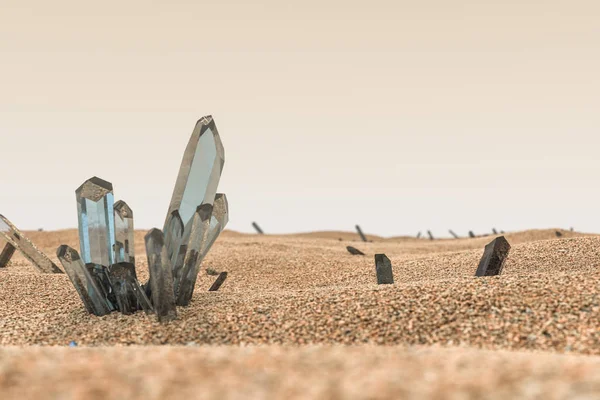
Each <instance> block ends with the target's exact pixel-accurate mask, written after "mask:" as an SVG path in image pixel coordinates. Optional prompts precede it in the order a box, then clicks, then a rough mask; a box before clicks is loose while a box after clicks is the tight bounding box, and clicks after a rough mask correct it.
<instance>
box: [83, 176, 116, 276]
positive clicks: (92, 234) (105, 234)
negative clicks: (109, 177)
mask: <svg viewBox="0 0 600 400" xmlns="http://www.w3.org/2000/svg"><path fill="white" fill-rule="evenodd" d="M75 194H76V195H77V210H78V220H79V246H80V248H81V258H82V259H83V261H84V262H85V263H86V264H87V263H94V264H100V265H105V266H108V265H111V264H113V263H114V261H115V260H114V250H113V249H114V245H115V219H114V211H113V207H114V205H113V203H114V197H113V187H112V184H111V183H110V182H107V181H105V180H102V179H100V178H97V177H93V178H91V179H88V180H87V181H85V182H84V183H83V184H82V185H81V186H80V187H79V188H78V189H77V190H76V191H75Z"/></svg>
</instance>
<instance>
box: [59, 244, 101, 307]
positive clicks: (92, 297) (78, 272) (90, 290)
mask: <svg viewBox="0 0 600 400" xmlns="http://www.w3.org/2000/svg"><path fill="white" fill-rule="evenodd" d="M56 255H57V256H58V259H59V260H60V262H61V263H62V265H63V267H64V268H65V271H66V273H67V275H68V276H69V279H70V280H71V282H72V283H73V286H75V290H77V293H78V294H79V297H80V298H81V301H83V304H84V306H85V308H86V310H88V312H89V313H90V314H95V315H99V316H102V315H106V314H108V313H110V311H111V307H110V306H109V304H108V302H107V301H106V298H105V297H104V296H103V290H102V289H101V287H100V286H99V285H98V283H97V282H96V280H95V279H94V278H93V277H92V275H91V274H90V273H89V271H88V269H87V268H86V266H85V264H84V263H83V261H82V260H81V257H79V253H77V251H76V250H74V249H72V248H71V247H69V246H67V245H62V246H60V247H59V248H58V251H57V253H56Z"/></svg>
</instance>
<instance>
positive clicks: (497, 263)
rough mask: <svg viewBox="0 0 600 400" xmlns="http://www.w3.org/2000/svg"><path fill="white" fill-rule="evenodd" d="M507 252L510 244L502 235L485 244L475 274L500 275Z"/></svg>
mask: <svg viewBox="0 0 600 400" xmlns="http://www.w3.org/2000/svg"><path fill="white" fill-rule="evenodd" d="M509 252H510V244H509V243H508V241H507V240H506V238H505V237H504V236H499V237H497V238H496V239H494V240H492V241H491V243H489V244H488V245H487V246H485V250H484V252H483V257H481V261H480V262H479V266H478V267H477V272H475V276H494V275H500V274H501V273H502V268H504V263H505V262H506V258H507V257H508V253H509Z"/></svg>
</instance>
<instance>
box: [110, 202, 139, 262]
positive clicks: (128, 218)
mask: <svg viewBox="0 0 600 400" xmlns="http://www.w3.org/2000/svg"><path fill="white" fill-rule="evenodd" d="M114 209H115V245H114V252H115V255H114V261H115V263H121V262H127V263H131V264H133V265H135V244H134V239H133V234H134V230H133V211H132V210H131V208H130V207H129V206H128V205H127V203H125V202H124V201H122V200H119V201H117V202H116V203H115V206H114Z"/></svg>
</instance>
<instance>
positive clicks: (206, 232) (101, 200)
mask: <svg viewBox="0 0 600 400" xmlns="http://www.w3.org/2000/svg"><path fill="white" fill-rule="evenodd" d="M224 162H225V158H224V150H223V145H222V143H221V139H220V137H219V133H218V131H217V128H216V126H215V122H214V120H213V119H212V117H210V116H207V117H204V118H202V119H200V120H199V121H198V123H197V124H196V127H195V129H194V131H193V133H192V137H191V138H190V141H189V143H188V146H187V148H186V150H185V153H184V155H183V161H182V163H181V168H180V170H179V176H178V177H177V181H176V184H175V190H174V191H173V197H172V199H171V204H170V206H169V210H168V212H167V217H166V220H165V224H164V228H163V230H162V231H161V230H160V229H152V230H151V231H150V232H148V234H147V235H146V237H145V245H146V255H147V258H148V269H149V272H150V279H149V280H148V282H146V283H145V284H143V285H142V284H140V283H139V281H138V279H137V275H136V271H135V244H134V227H133V211H132V209H131V208H130V207H129V206H128V205H127V203H125V202H124V201H117V202H116V203H115V202H114V195H113V187H112V184H111V183H109V182H107V181H104V180H102V179H100V178H97V177H94V178H91V179H89V180H87V181H86V182H84V183H83V185H81V186H80V187H79V189H77V191H76V195H77V210H78V219H79V241H80V253H78V252H77V251H76V250H74V249H72V248H70V247H69V246H66V245H63V246H60V247H59V248H58V251H57V255H58V258H59V260H60V262H61V263H62V265H63V267H64V269H65V271H66V273H67V274H68V276H69V278H70V279H71V282H72V283H73V285H74V286H75V289H76V290H77V292H78V293H79V296H80V297H81V300H82V301H83V303H84V305H85V308H86V309H87V310H88V312H90V313H92V314H95V315H106V314H108V313H110V312H112V311H115V310H118V311H120V312H122V313H123V314H131V313H134V312H135V311H138V310H144V311H145V312H146V313H156V315H157V317H158V320H159V321H161V322H166V321H170V320H173V319H175V318H176V317H177V311H176V305H179V306H187V305H188V304H189V303H190V300H191V299H192V294H193V292H194V287H195V284H196V278H197V276H198V273H199V271H200V265H201V264H202V261H203V259H204V257H205V256H206V254H207V253H208V251H209V250H210V248H211V246H212V245H213V243H214V242H215V240H216V239H217V237H218V236H219V234H220V233H221V232H222V231H223V229H224V228H225V226H226V225H227V222H228V214H229V207H228V204H227V197H226V196H225V195H224V194H221V193H216V191H217V186H218V184H219V180H220V178H221V172H222V170H223V164H224ZM226 276H227V275H226V274H225V275H224V277H222V278H221V279H222V280H224V279H225V277H226ZM221 283H222V282H221ZM219 285H220V284H219Z"/></svg>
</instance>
